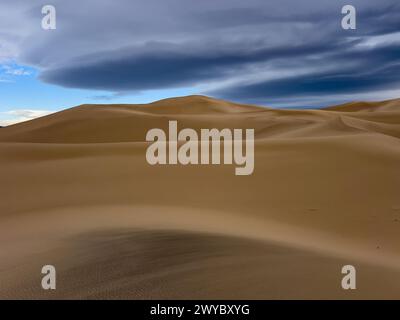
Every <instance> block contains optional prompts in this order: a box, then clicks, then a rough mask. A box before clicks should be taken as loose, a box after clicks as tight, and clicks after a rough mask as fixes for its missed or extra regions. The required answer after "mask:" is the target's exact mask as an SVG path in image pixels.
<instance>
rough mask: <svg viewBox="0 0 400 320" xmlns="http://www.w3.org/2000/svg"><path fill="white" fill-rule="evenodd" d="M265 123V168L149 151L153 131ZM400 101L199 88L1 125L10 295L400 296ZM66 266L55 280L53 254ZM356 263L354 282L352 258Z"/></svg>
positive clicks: (2, 246)
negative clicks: (45, 269) (289, 99)
mask: <svg viewBox="0 0 400 320" xmlns="http://www.w3.org/2000/svg"><path fill="white" fill-rule="evenodd" d="M169 120H177V121H178V126H179V128H180V129H183V128H187V127H189V128H194V129H198V130H199V129H201V128H214V127H215V128H219V129H222V128H232V129H233V128H243V129H246V128H254V129H255V138H256V143H255V170H254V173H253V174H252V175H250V176H235V175H234V167H235V165H189V166H182V165H164V166H151V165H149V164H148V163H147V162H146V158H145V151H146V148H147V146H148V143H147V142H145V136H146V132H147V131H148V130H149V129H152V128H156V127H159V128H163V129H164V130H165V131H167V127H168V121H169ZM399 138H400V100H391V101H384V102H374V103H363V102H358V103H350V104H347V105H343V106H335V107H331V108H327V109H324V110H276V109H268V108H260V107H256V106H247V105H240V104H235V103H230V102H225V101H220V100H214V99H211V98H207V97H202V96H191V97H184V98H176V99H167V100H162V101H158V102H155V103H151V104H148V105H82V106H78V107H76V108H72V109H69V110H65V111H62V112H59V113H55V114H52V115H49V116H45V117H42V118H39V119H35V120H32V121H29V122H25V123H20V124H16V125H13V126H9V127H5V128H1V129H0V177H1V179H2V181H1V185H0V195H1V196H0V197H1V198H0V200H1V201H0V298H133V299H136V298H139V299H143V298H150V299H157V298H158V299H161V298H167V299H168V298H177V299H180V298H186V299H191V298H211V299H214V298H218V299H229V298H241V299H245V298H256V299H280V298H289V299H292V298H300V299H303V298H305V299H308V298H321V299H331V298H343V299H352V298H395V299H399V298H400V197H399V195H400V194H399V191H400V165H399V164H400V139H399ZM46 264H53V265H54V266H55V267H56V269H57V290H55V291H44V290H42V289H41V286H40V282H41V277H42V274H41V273H40V271H41V267H42V266H43V265H46ZM346 264H351V265H354V266H355V267H356V269H357V290H346V291H345V290H343V289H342V288H341V279H342V276H343V275H342V274H341V268H342V266H343V265H346Z"/></svg>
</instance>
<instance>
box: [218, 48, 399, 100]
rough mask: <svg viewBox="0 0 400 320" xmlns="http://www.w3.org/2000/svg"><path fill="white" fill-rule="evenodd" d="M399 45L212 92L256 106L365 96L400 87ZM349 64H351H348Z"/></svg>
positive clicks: (338, 55)
mask: <svg viewBox="0 0 400 320" xmlns="http://www.w3.org/2000/svg"><path fill="white" fill-rule="evenodd" d="M399 57H400V46H399V45H391V46H386V47H383V48H377V49H368V48H363V49H358V50H348V51H346V50H344V52H340V53H337V52H335V53H333V54H332V56H331V57H329V59H328V61H330V63H332V61H335V63H336V64H337V66H338V67H337V68H335V69H333V70H329V71H327V72H319V71H318V70H317V71H315V72H310V73H308V74H306V75H303V74H301V75H294V76H290V77H285V78H279V79H273V80H268V81H260V82H256V83H252V84H242V85H236V86H230V87H228V88H224V89H221V90H216V91H213V92H210V93H211V94H212V95H215V96H217V97H221V98H226V99H236V100H242V101H247V102H253V103H260V102H263V101H264V102H265V101H274V100H276V99H277V98H279V97H282V98H283V97H286V98H287V97H290V96H293V97H304V96H308V95H311V96H315V95H326V94H332V93H333V94H348V93H363V92H370V91H379V90H390V89H398V88H400V76H399V75H400V59H399ZM346 61H352V64H351V65H346V64H345V62H346ZM321 63H323V61H321Z"/></svg>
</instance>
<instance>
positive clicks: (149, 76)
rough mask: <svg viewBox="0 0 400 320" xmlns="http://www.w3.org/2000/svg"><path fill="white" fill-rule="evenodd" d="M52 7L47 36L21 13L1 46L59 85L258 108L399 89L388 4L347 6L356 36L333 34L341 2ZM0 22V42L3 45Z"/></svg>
mask: <svg viewBox="0 0 400 320" xmlns="http://www.w3.org/2000/svg"><path fill="white" fill-rule="evenodd" d="M15 3H18V5H19V6H23V4H24V5H26V3H27V2H23V1H21V0H15ZM30 3H31V4H32V5H31V7H30V8H28V9H26V10H24V11H23V10H17V11H15V12H22V11H23V12H27V13H28V14H29V16H30V17H31V19H37V11H38V8H40V6H41V5H42V3H41V1H39V0H32V2H30ZM53 4H54V5H55V6H56V8H57V16H58V25H57V30H55V31H54V32H43V30H40V28H36V27H35V23H36V22H35V23H33V22H32V21H33V20H32V21H31V20H29V19H27V17H24V18H25V20H24V21H27V22H26V23H25V24H24V25H27V26H29V30H36V31H34V32H33V33H32V34H30V35H29V36H26V37H25V38H24V35H25V34H27V33H28V32H27V31H26V30H20V31H19V33H18V35H19V36H20V37H21V41H19V42H17V43H21V47H20V48H18V47H17V45H14V43H11V42H10V43H11V44H10V47H13V46H14V47H17V48H15V51H16V54H15V55H16V57H18V59H19V60H20V61H21V62H23V63H26V64H29V65H32V66H36V67H37V68H38V69H39V70H40V79H41V80H43V81H45V82H47V83H51V84H55V85H59V86H63V87H69V88H81V89H94V90H102V91H109V92H110V94H111V95H112V94H126V93H127V92H135V91H143V90H153V89H165V88H179V87H185V88H187V87H193V86H195V87H196V88H198V90H199V91H202V92H203V93H206V94H213V95H216V96H220V97H224V98H231V99H237V100H243V101H257V102H261V103H264V102H265V103H268V102H269V101H271V100H274V101H279V99H281V100H282V101H286V100H287V99H289V98H290V97H303V98H304V101H305V100H306V98H307V97H308V96H310V97H311V96H314V97H315V96H322V95H324V96H330V97H334V96H337V99H339V98H338V97H339V96H340V95H343V94H352V93H365V92H374V91H376V92H378V91H379V92H382V91H383V90H389V89H398V88H399V86H398V85H399V77H400V76H399V73H398V65H399V64H400V54H399V47H398V46H399V44H400V39H399V35H400V3H398V1H397V0H381V1H379V2H378V1H365V0H352V1H351V4H352V5H354V6H355V7H356V9H357V30H343V29H342V28H341V18H342V14H341V8H342V6H343V5H345V4H348V2H347V1H344V0H343V1H342V0H338V1H331V0H303V1H295V0H247V1H243V0H219V1H215V0H203V1H188V0H165V1H160V0H147V1H139V0H118V1H115V2H112V4H111V2H110V1H107V0H86V1H83V2H81V3H80V5H79V6H78V7H77V6H76V4H72V3H71V2H68V1H63V0H53ZM1 6H3V5H2V4H0V9H1ZM0 12H1V10H0ZM4 18H7V19H9V21H14V20H21V18H20V17H13V16H12V14H7V15H6V16H4ZM7 21H8V20H7ZM29 21H31V22H29ZM34 21H36V20H34ZM1 23H2V22H1V21H0V41H2V43H3V44H5V45H7V44H8V43H7V38H6V37H3V38H2V29H1ZM10 23H11V22H10ZM8 29H10V28H8ZM15 32H17V31H15ZM12 49H14V48H12ZM283 96H284V97H283ZM335 99H336V98H335ZM335 101H336V100H335Z"/></svg>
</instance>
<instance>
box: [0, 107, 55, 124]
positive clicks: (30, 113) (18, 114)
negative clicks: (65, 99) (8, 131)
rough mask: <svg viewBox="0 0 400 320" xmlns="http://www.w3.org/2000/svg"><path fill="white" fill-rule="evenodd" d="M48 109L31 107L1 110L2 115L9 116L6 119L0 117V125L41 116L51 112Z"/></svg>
mask: <svg viewBox="0 0 400 320" xmlns="http://www.w3.org/2000/svg"><path fill="white" fill-rule="evenodd" d="M52 112H53V111H49V110H32V109H16V110H10V111H6V112H1V114H2V115H6V116H11V117H9V118H6V119H0V126H2V127H5V126H9V125H12V124H15V123H18V122H23V121H28V120H32V119H35V118H39V117H43V116H45V115H48V114H50V113H52Z"/></svg>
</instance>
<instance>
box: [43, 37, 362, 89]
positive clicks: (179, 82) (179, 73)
mask: <svg viewBox="0 0 400 320" xmlns="http://www.w3.org/2000/svg"><path fill="white" fill-rule="evenodd" d="M352 42H356V41H352ZM342 45H344V44H343V43H329V42H321V43H318V44H304V45H294V46H288V45H286V46H280V47H277V48H263V49H259V50H254V49H253V50H251V49H250V50H243V49H240V50H238V52H215V53H212V54H210V53H207V52H199V53H196V52H189V53H185V51H187V50H188V49H187V47H186V48H185V47H184V46H182V47H181V46H179V47H176V46H175V47H174V48H171V49H170V50H164V49H163V48H164V45H163V44H158V45H155V46H152V49H151V51H147V52H145V53H142V54H140V55H137V54H136V51H137V50H135V48H132V49H128V50H125V51H128V52H126V53H125V54H124V55H122V56H119V57H117V58H109V57H112V56H115V55H117V54H118V53H114V54H113V53H112V52H104V53H99V54H97V57H86V58H85V59H84V60H85V63H83V64H77V65H76V66H66V67H64V68H58V69H51V70H48V71H44V72H43V73H42V75H41V79H42V80H44V81H46V82H49V83H57V84H59V85H62V86H65V87H79V88H85V89H99V90H107V89H108V90H114V91H126V90H146V89H161V88H170V87H178V86H188V85H194V84H200V83H201V82H202V81H206V80H207V81H208V80H213V79H218V78H223V77H229V74H230V71H231V70H232V69H235V70H237V69H239V68H245V67H246V65H252V64H254V63H258V62H265V61H269V62H272V61H273V60H274V59H296V58H297V57H298V56H301V55H304V56H307V55H310V54H313V53H314V52H319V53H320V54H323V53H325V54H327V53H329V52H334V51H335V50H337V49H338V47H340V46H342ZM188 46H190V45H188ZM99 56H100V57H99ZM93 60H96V61H94V62H93Z"/></svg>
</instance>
